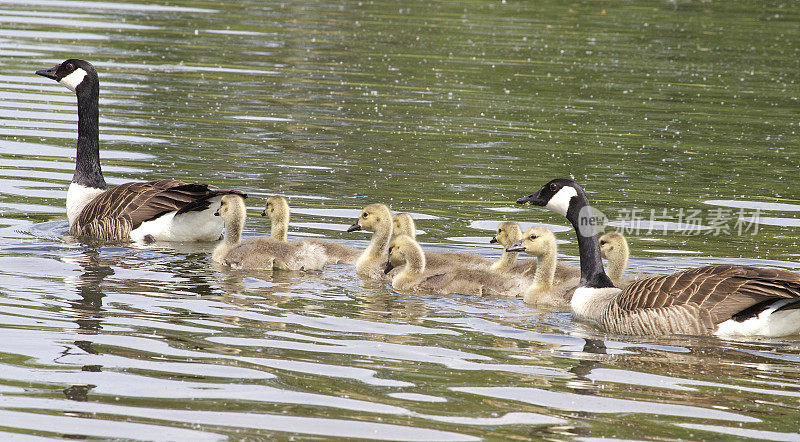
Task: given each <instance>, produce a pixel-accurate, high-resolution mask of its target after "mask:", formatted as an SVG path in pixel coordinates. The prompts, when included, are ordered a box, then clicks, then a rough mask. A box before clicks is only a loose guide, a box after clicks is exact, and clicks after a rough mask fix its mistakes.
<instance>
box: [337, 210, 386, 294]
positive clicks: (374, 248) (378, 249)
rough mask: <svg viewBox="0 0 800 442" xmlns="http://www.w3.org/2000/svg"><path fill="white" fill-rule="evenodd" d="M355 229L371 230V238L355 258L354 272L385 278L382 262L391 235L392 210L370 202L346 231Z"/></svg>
mask: <svg viewBox="0 0 800 442" xmlns="http://www.w3.org/2000/svg"><path fill="white" fill-rule="evenodd" d="M357 230H366V231H368V232H372V240H371V241H370V242H369V245H368V246H367V248H366V249H365V250H364V251H363V252H362V253H361V255H360V256H359V257H358V259H357V260H356V272H357V273H358V274H359V275H362V276H366V277H369V278H373V279H386V276H385V274H384V273H383V264H384V263H385V262H386V251H387V250H388V249H389V239H390V238H391V237H392V212H390V211H389V208H388V207H386V205H384V204H370V205H369V206H367V207H365V208H364V209H363V210H362V211H361V213H360V214H359V215H358V219H357V220H356V221H355V222H354V223H353V225H351V226H350V227H349V228H348V229H347V231H348V232H355V231H357Z"/></svg>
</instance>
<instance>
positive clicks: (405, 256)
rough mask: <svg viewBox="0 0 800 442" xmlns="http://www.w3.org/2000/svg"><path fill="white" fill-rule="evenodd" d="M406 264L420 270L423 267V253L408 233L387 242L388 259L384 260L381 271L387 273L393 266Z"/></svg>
mask: <svg viewBox="0 0 800 442" xmlns="http://www.w3.org/2000/svg"><path fill="white" fill-rule="evenodd" d="M406 264H408V265H409V266H410V267H411V268H414V269H417V270H419V271H422V270H423V269H424V268H425V254H424V253H423V252H422V248H421V247H420V246H419V244H418V243H417V242H416V241H415V240H414V239H413V238H411V237H410V236H408V235H400V236H397V237H395V238H394V239H392V242H391V243H389V260H388V261H387V262H386V268H385V269H384V270H383V273H389V272H390V271H392V269H394V268H395V267H400V266H403V265H406Z"/></svg>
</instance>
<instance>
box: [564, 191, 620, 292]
mask: <svg viewBox="0 0 800 442" xmlns="http://www.w3.org/2000/svg"><path fill="white" fill-rule="evenodd" d="M567 219H568V220H569V221H570V223H572V227H574V228H575V235H576V236H577V237H578V252H579V253H580V258H581V282H580V286H581V287H593V288H603V287H614V283H612V282H611V279H610V278H609V277H608V275H606V272H605V270H603V259H602V256H601V254H600V242H599V241H598V240H597V226H596V224H595V219H594V217H593V216H592V213H591V210H590V206H589V200H588V199H587V198H586V194H585V193H584V192H583V190H579V191H578V194H577V195H575V196H574V197H573V198H572V202H571V204H570V205H569V209H568V210H567Z"/></svg>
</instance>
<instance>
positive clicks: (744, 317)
mask: <svg viewBox="0 0 800 442" xmlns="http://www.w3.org/2000/svg"><path fill="white" fill-rule="evenodd" d="M517 202H518V203H531V204H534V205H537V206H545V207H547V208H548V209H550V210H552V211H553V212H556V213H559V214H561V215H563V216H565V217H566V218H567V219H568V220H569V221H570V223H572V226H573V227H574V228H575V233H576V235H577V238H578V249H579V251H580V258H581V280H580V284H579V286H578V289H577V290H575V293H574V295H573V296H572V301H571V307H572V313H573V315H574V316H575V317H576V318H578V319H583V320H588V321H592V322H595V323H597V324H598V325H599V326H600V327H601V328H603V329H604V330H606V331H608V332H612V333H621V334H629V335H663V334H693V335H708V334H714V335H717V336H768V337H777V336H785V335H790V334H795V333H797V332H799V331H800V274H798V273H794V272H790V271H787V270H779V269H763V268H758V267H751V266H737V265H713V266H706V267H699V268H695V269H690V270H684V271H680V272H677V273H673V274H671V275H662V276H656V277H652V278H645V279H640V280H637V281H635V282H633V283H632V284H630V285H629V286H627V287H626V288H625V289H620V288H617V287H615V286H614V284H613V283H612V282H611V280H610V279H609V277H608V276H607V275H606V273H605V271H604V270H603V261H602V259H601V254H600V243H599V241H598V240H597V231H596V230H597V229H596V226H595V222H594V221H595V220H594V219H593V218H592V217H591V212H590V210H589V207H590V206H589V200H588V199H587V198H586V193H585V192H584V191H583V189H582V188H581V187H580V186H579V185H578V184H577V183H575V182H574V181H572V180H568V179H555V180H552V181H550V182H549V183H547V184H545V185H544V186H543V187H542V188H541V189H539V190H538V191H537V192H536V193H534V194H531V195H529V196H527V197H524V198H520V199H519V200H517Z"/></svg>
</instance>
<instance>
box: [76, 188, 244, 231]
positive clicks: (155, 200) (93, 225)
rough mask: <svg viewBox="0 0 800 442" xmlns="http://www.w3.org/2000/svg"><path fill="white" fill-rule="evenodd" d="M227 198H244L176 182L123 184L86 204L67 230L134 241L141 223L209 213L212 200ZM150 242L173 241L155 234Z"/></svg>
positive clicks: (227, 192)
mask: <svg viewBox="0 0 800 442" xmlns="http://www.w3.org/2000/svg"><path fill="white" fill-rule="evenodd" d="M227 194H237V195H242V196H244V194H243V193H241V192H238V191H234V190H220V189H216V188H213V187H211V186H209V185H207V184H189V183H184V182H182V181H178V180H158V181H149V182H143V183H138V182H133V183H125V184H121V185H119V186H117V187H114V188H112V189H109V190H106V191H104V192H102V193H100V194H99V195H98V196H97V197H95V198H94V199H92V200H91V201H89V202H88V203H87V204H86V205H85V206H84V207H83V209H82V210H81V212H80V214H79V215H78V218H77V219H76V220H75V222H74V223H73V224H72V226H71V227H70V232H71V233H72V234H74V235H89V236H94V237H98V238H101V239H106V240H122V239H135V238H132V235H131V233H132V232H134V231H135V230H136V229H138V228H139V227H140V226H142V224H143V223H146V222H148V221H153V220H156V219H157V218H159V217H161V216H163V215H166V214H169V213H170V212H175V213H174V216H175V218H174V219H173V220H172V223H175V222H176V219H177V218H180V216H181V215H184V214H187V213H190V212H203V211H205V210H207V209H209V208H210V206H211V204H212V200H213V199H215V198H216V197H221V196H222V195H227ZM212 220H213V219H212ZM213 221H217V220H213ZM220 226H221V224H220ZM220 232H221V229H219V231H217V232H216V233H213V232H212V233H211V236H213V237H211V238H205V239H208V240H214V239H218V238H219V235H220ZM133 236H135V235H133ZM151 238H152V239H153V240H159V239H167V240H170V239H173V238H159V237H158V233H157V232H154V234H151ZM178 239H180V238H178ZM173 240H174V239H173ZM189 240H191V238H190V239H189Z"/></svg>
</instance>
